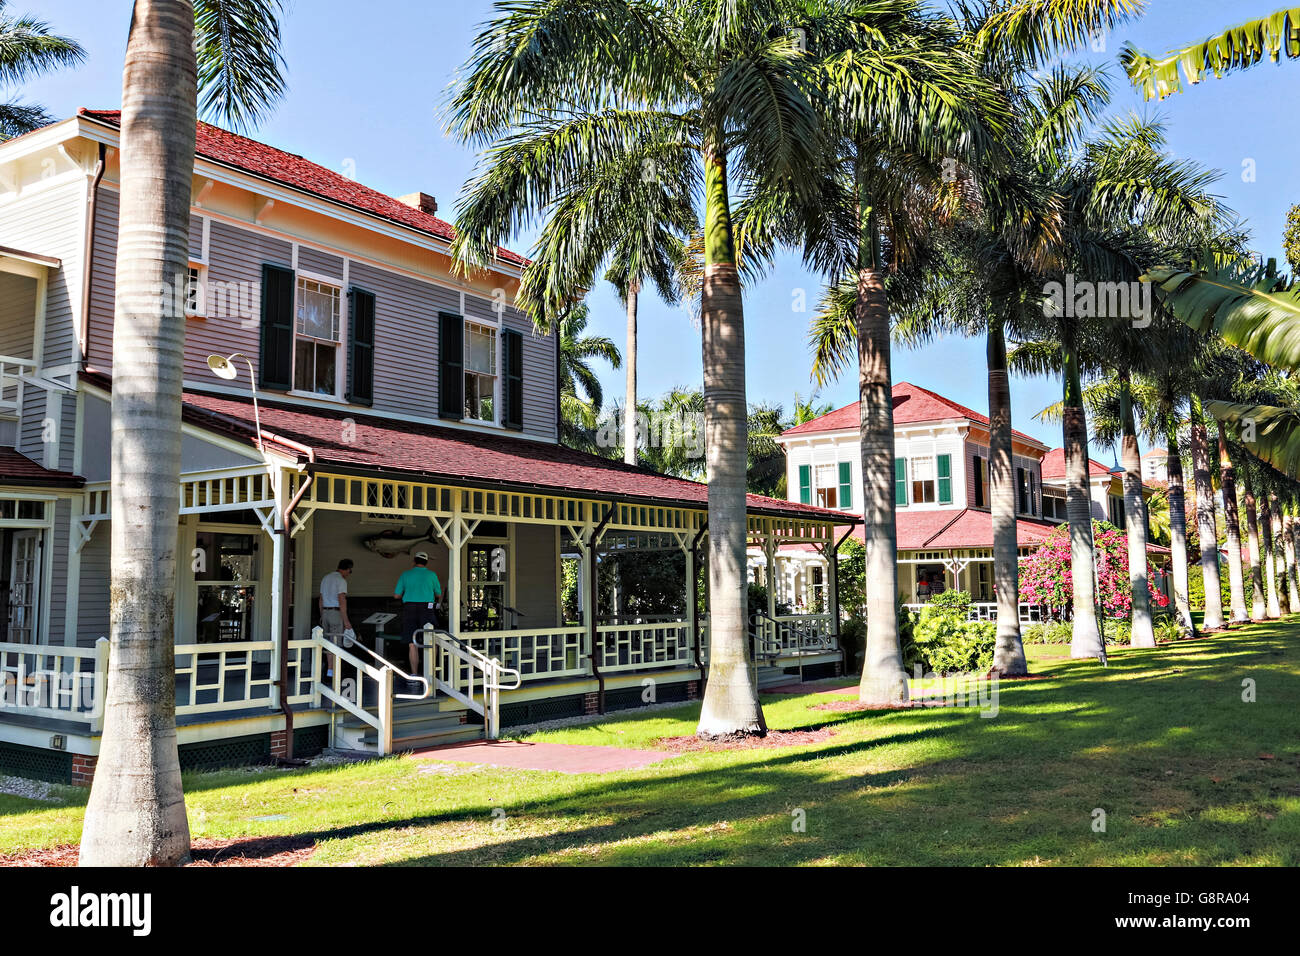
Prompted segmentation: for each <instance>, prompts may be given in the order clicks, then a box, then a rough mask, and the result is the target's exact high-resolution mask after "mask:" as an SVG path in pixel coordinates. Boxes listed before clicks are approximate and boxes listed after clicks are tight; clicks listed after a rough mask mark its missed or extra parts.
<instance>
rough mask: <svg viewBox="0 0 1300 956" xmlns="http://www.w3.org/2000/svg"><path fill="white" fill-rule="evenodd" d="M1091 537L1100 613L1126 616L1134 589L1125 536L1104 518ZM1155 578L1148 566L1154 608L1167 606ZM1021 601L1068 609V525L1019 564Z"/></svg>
mask: <svg viewBox="0 0 1300 956" xmlns="http://www.w3.org/2000/svg"><path fill="white" fill-rule="evenodd" d="M1092 537H1093V545H1094V553H1095V555H1096V562H1097V583H1098V593H1097V597H1098V600H1099V601H1100V603H1101V607H1102V609H1103V613H1104V614H1105V615H1106V616H1107V617H1111V618H1126V617H1129V616H1130V615H1131V614H1132V612H1133V591H1132V588H1131V587H1130V585H1129V580H1128V535H1126V534H1125V533H1124V532H1123V531H1121V530H1120V529H1119V528H1116V527H1115V526H1114V525H1112V524H1109V523H1108V522H1105V521H1097V520H1095V519H1094V520H1093V522H1092ZM1153 579H1154V577H1153V574H1152V569H1151V567H1150V565H1148V566H1147V588H1148V590H1149V591H1150V594H1151V604H1152V606H1153V607H1155V608H1163V607H1167V606H1168V605H1169V599H1168V598H1167V597H1165V596H1164V595H1163V594H1161V593H1160V592H1158V591H1151V590H1150V587H1151V581H1152V580H1153ZM1020 600H1021V601H1024V602H1026V603H1028V604H1041V605H1044V606H1045V607H1049V608H1052V609H1053V610H1061V609H1064V608H1069V607H1070V606H1071V604H1072V602H1073V600H1074V591H1073V585H1072V583H1071V574H1070V528H1069V526H1068V525H1061V526H1060V527H1059V528H1057V529H1056V530H1055V531H1053V532H1052V533H1051V534H1050V535H1048V536H1047V538H1046V539H1045V540H1044V541H1043V543H1042V544H1041V545H1039V547H1038V550H1037V551H1035V552H1034V553H1033V554H1032V555H1030V556H1029V557H1028V558H1026V559H1025V560H1023V561H1022V562H1021V563H1020Z"/></svg>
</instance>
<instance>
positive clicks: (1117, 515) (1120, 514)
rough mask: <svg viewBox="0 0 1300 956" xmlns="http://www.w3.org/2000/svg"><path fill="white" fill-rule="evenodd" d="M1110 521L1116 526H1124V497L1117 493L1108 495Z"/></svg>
mask: <svg viewBox="0 0 1300 956" xmlns="http://www.w3.org/2000/svg"><path fill="white" fill-rule="evenodd" d="M1108 497H1109V499H1110V500H1109V505H1110V508H1109V511H1110V514H1109V518H1110V523H1111V524H1113V525H1114V526H1115V527H1117V528H1122V527H1124V499H1123V498H1121V497H1119V495H1109V496H1108Z"/></svg>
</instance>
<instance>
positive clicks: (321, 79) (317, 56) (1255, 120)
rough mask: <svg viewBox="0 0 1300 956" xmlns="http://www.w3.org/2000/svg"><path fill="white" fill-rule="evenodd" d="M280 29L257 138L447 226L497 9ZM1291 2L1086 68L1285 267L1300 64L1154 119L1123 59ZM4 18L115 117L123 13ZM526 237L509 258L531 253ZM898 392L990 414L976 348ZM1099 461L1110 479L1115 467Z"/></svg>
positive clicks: (297, 11) (1051, 429)
mask: <svg viewBox="0 0 1300 956" xmlns="http://www.w3.org/2000/svg"><path fill="white" fill-rule="evenodd" d="M288 6H289V13H288V16H287V18H286V21H285V23H284V35H285V41H286V59H287V61H288V66H289V84H290V91H289V95H288V97H287V98H286V100H285V101H284V102H283V103H282V104H281V105H280V107H279V108H278V109H277V111H276V112H275V114H274V116H273V117H272V118H271V119H270V120H269V121H268V122H266V123H265V124H264V125H263V126H262V128H261V129H260V130H258V131H256V132H255V134H254V135H255V136H256V138H258V139H261V140H264V141H266V142H268V143H271V144H273V145H275V146H278V147H280V148H283V149H287V150H289V151H291V152H295V153H300V154H302V155H303V156H305V157H307V158H309V159H311V160H313V161H315V162H318V163H321V164H322V165H324V166H328V167H330V168H332V169H337V170H339V171H344V170H350V171H354V175H355V177H356V178H357V179H358V180H360V181H361V182H364V183H365V184H367V185H369V186H372V187H374V188H376V189H379V190H381V191H383V192H386V193H389V194H391V195H395V196H396V195H402V194H404V193H408V192H413V191H415V190H423V191H424V192H428V193H432V194H433V195H435V196H436V197H437V198H438V202H439V205H440V207H441V212H442V214H443V215H444V216H446V217H448V218H450V217H451V215H452V212H453V209H454V207H455V202H456V198H457V196H458V194H459V192H460V189H461V186H462V185H463V184H464V183H465V181H466V179H467V178H468V176H469V174H470V172H471V170H472V168H473V166H474V160H475V157H474V155H473V154H472V153H471V152H470V151H468V150H466V149H464V148H462V147H461V146H459V145H457V144H456V143H454V142H452V141H450V140H448V139H447V138H446V137H444V136H443V132H442V130H443V126H444V124H443V121H442V119H441V107H442V104H443V102H444V94H445V91H446V88H447V85H448V84H449V82H450V81H451V79H452V76H453V74H454V72H455V70H456V68H457V67H458V66H459V65H460V64H461V63H462V62H463V61H464V59H465V56H466V54H467V52H468V50H469V48H470V43H471V40H472V38H473V37H474V36H475V35H476V34H477V32H478V31H477V27H478V25H479V24H481V23H482V22H484V21H485V20H486V19H487V18H488V17H489V14H490V10H491V3H490V2H489V0H461V2H456V3H447V2H442V0H438V2H434V3H427V2H410V0H407V2H402V0H368V2H366V3H364V4H359V3H357V2H356V0H289V3H288ZM1281 6H1282V3H1281V2H1280V0H1264V2H1259V0H1246V2H1232V3H1223V2H1221V0H1219V2H1215V0H1150V3H1149V5H1148V12H1147V14H1146V16H1145V17H1144V19H1143V20H1141V21H1139V22H1138V23H1136V24H1134V25H1132V26H1130V27H1128V28H1126V29H1124V30H1123V31H1121V32H1119V33H1118V34H1117V35H1115V36H1111V37H1108V38H1107V39H1106V50H1105V51H1104V52H1103V53H1091V52H1090V53H1089V54H1088V56H1089V57H1090V58H1093V59H1096V60H1100V61H1105V62H1108V63H1109V64H1110V72H1111V76H1112V87H1113V90H1114V94H1115V95H1114V97H1113V100H1112V109H1113V110H1114V111H1116V112H1122V111H1128V110H1138V111H1154V112H1157V113H1158V114H1160V115H1161V116H1163V118H1164V119H1165V121H1166V122H1167V124H1168V127H1169V134H1170V144H1171V148H1172V149H1173V151H1174V152H1175V153H1176V154H1178V155H1179V156H1181V157H1185V158H1190V159H1195V160H1197V161H1198V162H1201V163H1203V164H1204V165H1206V166H1209V167H1211V168H1214V169H1218V170H1220V171H1222V173H1223V177H1222V179H1221V180H1220V183H1219V186H1218V189H1217V191H1218V192H1219V194H1220V195H1221V196H1223V198H1224V199H1225V200H1226V201H1227V203H1228V204H1229V205H1230V206H1231V207H1232V208H1234V209H1236V210H1237V212H1238V213H1239V214H1240V215H1241V216H1242V217H1243V218H1244V219H1245V220H1246V222H1247V224H1248V226H1249V228H1250V229H1251V230H1252V232H1253V236H1254V247H1255V248H1256V249H1257V250H1258V251H1260V252H1262V253H1264V254H1265V255H1270V256H1276V257H1277V258H1278V259H1279V261H1281V260H1282V259H1283V256H1282V252H1281V236H1282V230H1283V228H1284V224H1285V219H1286V211H1287V209H1288V207H1289V206H1290V205H1291V204H1292V203H1294V202H1300V167H1298V165H1297V161H1296V159H1295V145H1296V143H1295V137H1294V135H1293V133H1292V127H1293V124H1292V122H1291V119H1292V116H1293V110H1294V108H1295V103H1296V99H1297V94H1298V93H1300V63H1296V62H1286V61H1284V62H1283V63H1282V64H1280V65H1278V66H1273V65H1272V64H1262V65H1260V66H1258V67H1256V68H1255V69H1254V70H1251V71H1247V72H1245V73H1241V74H1238V75H1234V76H1231V77H1228V78H1225V79H1224V80H1220V81H1214V80H1210V81H1207V82H1205V83H1203V84H1201V85H1200V86H1198V87H1194V88H1191V89H1189V91H1188V92H1186V93H1183V94H1181V95H1179V96H1175V97H1172V98H1170V99H1168V100H1165V101H1164V102H1163V103H1159V104H1154V103H1153V104H1143V103H1142V100H1141V97H1140V96H1139V95H1138V94H1137V93H1135V92H1133V91H1132V90H1131V89H1130V88H1129V86H1128V84H1127V82H1126V81H1124V79H1123V75H1122V71H1121V70H1120V69H1119V67H1118V64H1117V63H1116V60H1115V57H1116V55H1117V53H1118V51H1119V49H1120V47H1121V46H1122V44H1123V42H1124V41H1126V40H1131V41H1132V42H1134V43H1136V44H1137V45H1138V46H1139V47H1141V48H1143V49H1145V50H1147V51H1148V52H1150V53H1159V52H1163V51H1165V50H1166V49H1168V48H1170V47H1172V46H1175V45H1180V44H1183V43H1187V42H1191V41H1194V40H1196V39H1200V38H1201V37H1203V36H1205V35H1208V34H1210V33H1214V32H1218V31H1219V30H1222V29H1224V28H1225V27H1227V26H1229V25H1231V24H1234V23H1237V22H1240V21H1242V20H1246V19H1250V18H1253V17H1257V16H1260V15H1263V14H1265V13H1268V12H1271V11H1272V10H1275V9H1278V8H1279V7H1281ZM9 8H10V12H11V13H19V12H30V13H33V14H36V15H38V16H40V17H42V18H44V19H46V20H48V21H49V22H50V23H51V25H52V26H53V27H54V28H55V29H56V30H57V31H59V32H62V33H68V34H71V35H73V36H75V37H77V38H78V39H79V40H80V41H81V42H82V44H83V45H84V46H85V47H86V48H87V50H88V52H89V60H88V62H87V63H86V64H85V65H84V66H83V67H82V68H81V69H79V70H77V71H75V72H65V73H60V74H56V75H53V76H50V77H45V78H42V79H39V80H37V81H35V82H32V83H29V84H27V85H26V86H25V87H24V89H23V91H22V95H23V96H24V98H26V99H35V100H37V101H38V102H40V103H42V104H44V105H45V107H46V108H47V109H49V110H50V111H51V112H53V113H55V114H56V115H58V116H61V117H62V116H68V115H71V114H72V113H73V112H75V111H76V109H77V108H78V107H81V106H87V107H93V108H101V109H102V108H117V107H118V106H119V105H120V103H121V83H122V79H121V77H122V59H123V54H124V52H125V49H126V34H127V28H128V25H129V22H130V9H131V4H130V3H129V2H128V0H13V2H11V3H10V5H9ZM530 239H531V236H523V237H521V238H520V239H519V240H518V241H516V242H514V243H512V244H511V245H512V246H513V247H514V248H516V249H518V250H519V251H521V252H522V251H527V246H528V243H529V240H530ZM819 288H820V281H819V279H818V277H816V276H814V275H811V274H809V273H808V272H806V271H805V270H804V269H802V268H801V266H800V264H799V262H798V261H797V259H793V258H788V257H787V258H785V259H783V260H782V261H781V262H780V263H778V266H777V268H776V269H775V270H774V272H773V273H772V274H771V275H770V276H769V277H768V278H767V279H766V280H765V281H764V282H763V284H762V285H760V286H758V287H756V288H754V289H752V290H751V291H750V293H749V294H748V295H747V297H746V303H745V311H746V339H747V346H748V350H747V360H746V373H747V380H748V390H749V398H750V400H751V401H767V402H774V403H781V404H783V405H784V406H785V407H786V409H787V410H788V409H789V408H790V405H791V402H792V400H793V397H794V394H795V393H796V392H798V393H799V394H801V395H804V396H807V395H808V394H809V392H810V391H811V390H812V384H811V381H810V378H809V365H810V361H809V353H808V347H807V326H808V319H809V317H810V314H811V313H810V311H809V312H803V313H800V312H795V311H794V310H793V308H792V303H793V302H794V301H795V298H796V295H795V290H797V289H802V290H804V291H805V293H806V297H807V300H808V304H809V305H808V307H809V310H811V308H812V306H813V304H814V303H815V301H816V298H817V295H818V290H819ZM591 303H592V316H593V323H592V324H593V327H594V330H595V331H597V332H599V333H603V334H606V335H609V336H610V337H611V338H613V339H614V341H615V342H618V343H620V345H621V343H622V340H623V337H624V333H625V319H624V315H623V312H622V307H621V305H620V303H619V302H618V300H617V298H616V297H615V296H614V295H613V293H612V292H610V291H609V290H608V288H607V287H606V288H600V289H598V290H596V291H595V292H594V294H593V296H592V299H591ZM640 328H641V342H640V355H641V363H640V370H639V379H640V386H639V387H640V390H641V391H642V393H643V395H657V394H659V393H662V392H664V391H667V390H668V389H669V388H671V387H673V386H676V385H698V383H699V382H700V379H701V372H700V351H699V333H698V331H697V330H696V329H695V328H694V327H693V325H692V323H691V321H690V318H689V316H688V314H687V313H686V312H685V311H683V310H681V309H670V308H669V307H667V306H665V305H663V304H662V303H660V302H658V301H649V297H646V300H644V301H643V304H642V307H641V324H640ZM893 368H894V379H895V381H911V382H914V383H915V384H918V385H921V386H924V387H927V388H931V389H934V390H935V391H938V392H941V393H943V394H945V395H947V396H949V397H950V398H953V399H955V400H957V401H959V402H962V403H963V404H966V405H970V406H971V407H973V408H976V409H979V410H981V411H983V410H985V408H986V405H987V391H986V382H985V377H984V348H983V342H982V340H963V339H957V338H948V339H943V340H940V341H939V342H937V343H934V344H931V345H929V346H927V347H926V348H925V349H924V350H918V351H908V350H905V349H901V348H896V349H895V351H894V366H893ZM601 378H602V381H603V382H604V384H605V391H606V396H607V400H609V399H617V398H619V397H620V396H622V394H623V390H624V389H623V378H622V373H620V372H614V371H612V370H609V369H608V368H607V367H606V368H604V369H603V370H602V373H601ZM856 390H857V376H856V374H852V373H849V374H846V375H844V376H843V377H842V378H841V379H840V381H839V382H837V383H835V384H833V385H832V386H830V387H827V388H825V389H823V390H822V392H821V396H820V397H821V400H823V401H826V402H831V403H833V404H835V405H836V406H839V405H843V404H846V403H848V402H851V401H853V400H854V399H855V398H856ZM1059 397H1060V386H1059V384H1058V383H1057V382H1055V381H1050V380H1046V379H1016V380H1014V381H1013V385H1012V398H1013V414H1014V419H1015V424H1016V426H1017V427H1018V428H1020V429H1021V430H1023V431H1027V432H1029V433H1030V434H1033V435H1037V436H1038V437H1040V438H1041V439H1042V440H1043V441H1045V442H1047V443H1048V444H1049V445H1059V444H1060V436H1059V430H1058V429H1059V426H1048V425H1044V424H1042V423H1040V422H1037V421H1034V420H1033V415H1034V414H1035V413H1037V412H1038V410H1039V409H1041V408H1043V407H1044V406H1046V405H1048V404H1050V403H1052V402H1054V401H1056V400H1057V399H1059ZM1094 457H1097V458H1099V459H1100V460H1102V461H1105V462H1107V463H1110V462H1111V461H1112V460H1113V455H1112V453H1111V452H1110V451H1109V450H1105V449H1095V450H1094Z"/></svg>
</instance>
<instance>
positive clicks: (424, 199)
mask: <svg viewBox="0 0 1300 956" xmlns="http://www.w3.org/2000/svg"><path fill="white" fill-rule="evenodd" d="M397 201H398V202H400V203H406V205H408V206H411V207H413V208H415V209H418V210H420V212H427V213H428V214H429V215H430V216H436V215H438V200H436V199H434V198H433V197H432V196H430V195H429V194H428V193H407V194H406V195H405V196H398V197H397Z"/></svg>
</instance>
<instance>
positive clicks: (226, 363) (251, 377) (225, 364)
mask: <svg viewBox="0 0 1300 956" xmlns="http://www.w3.org/2000/svg"><path fill="white" fill-rule="evenodd" d="M237 358H241V359H243V360H244V361H245V362H247V363H248V383H249V385H250V386H252V389H253V419H254V421H255V422H256V423H257V450H258V451H260V452H261V453H262V454H263V455H265V454H266V449H265V448H264V447H263V445H262V412H261V410H260V409H259V408H258V406H257V372H256V371H254V369H253V360H252V359H250V358H249V357H248V356H247V355H245V354H244V353H243V352H236V353H234V354H233V355H209V356H208V368H210V369H212V374H214V375H215V376H217V378H224V379H225V380H226V381H228V382H233V381H234V380H235V379H236V378H238V377H239V368H238V367H237V366H236V365H235V359H237Z"/></svg>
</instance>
